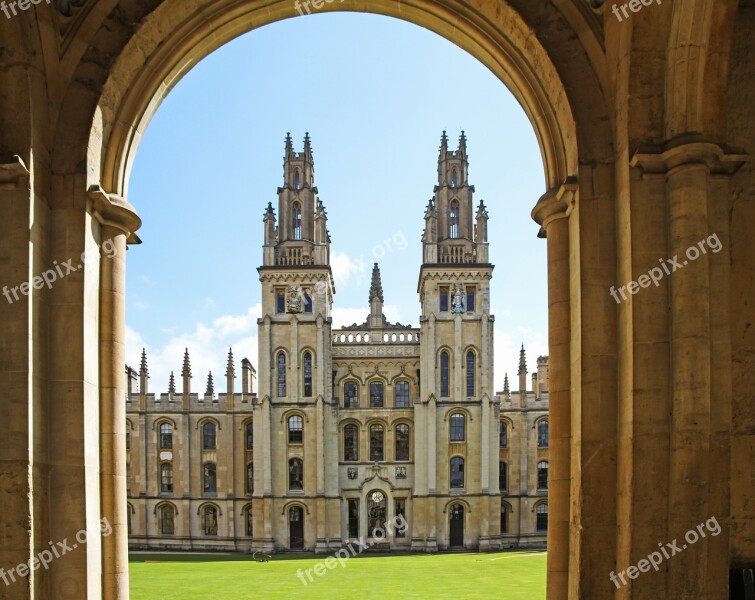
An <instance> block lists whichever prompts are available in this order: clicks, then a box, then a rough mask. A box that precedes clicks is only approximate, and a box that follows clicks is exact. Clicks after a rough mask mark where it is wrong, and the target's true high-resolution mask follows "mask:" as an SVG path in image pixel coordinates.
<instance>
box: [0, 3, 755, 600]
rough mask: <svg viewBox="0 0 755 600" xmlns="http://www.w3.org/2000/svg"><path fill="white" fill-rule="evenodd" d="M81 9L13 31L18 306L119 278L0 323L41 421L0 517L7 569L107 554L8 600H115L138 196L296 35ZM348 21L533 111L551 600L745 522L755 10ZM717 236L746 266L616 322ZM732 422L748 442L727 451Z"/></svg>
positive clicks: (722, 552)
mask: <svg viewBox="0 0 755 600" xmlns="http://www.w3.org/2000/svg"><path fill="white" fill-rule="evenodd" d="M65 4H66V6H67V7H68V11H67V12H70V13H71V16H61V15H59V14H58V12H57V11H55V10H54V8H51V9H50V10H49V11H47V12H46V11H44V10H42V7H44V5H42V7H39V10H38V11H37V12H35V13H34V15H33V16H30V18H28V19H20V18H17V19H15V20H12V21H9V22H8V23H4V24H3V25H4V29H3V36H4V38H3V42H4V44H5V48H6V50H5V53H4V54H3V55H0V66H2V67H3V71H2V73H3V76H4V85H3V88H2V90H0V130H2V131H3V136H2V139H0V161H1V162H0V184H1V185H0V200H2V201H3V204H2V207H3V209H4V211H5V214H4V219H3V220H2V221H3V222H2V223H0V240H3V242H2V245H0V254H1V256H0V258H1V259H2V260H0V269H2V273H3V275H4V276H6V279H7V280H8V281H22V280H23V278H24V277H26V276H27V275H32V274H37V273H41V272H43V271H44V270H45V269H47V268H48V266H49V264H51V262H52V260H53V258H60V257H61V256H65V257H68V256H79V255H80V254H81V252H83V251H85V250H86V251H87V252H88V256H90V255H91V256H93V257H95V256H96V254H97V246H98V245H101V244H102V243H103V242H104V241H106V240H110V241H111V242H112V244H113V247H114V248H115V249H116V251H117V254H116V258H114V259H112V260H103V261H98V260H96V259H95V260H92V261H90V260H87V261H86V265H85V267H84V268H83V269H81V271H80V272H78V273H76V274H74V275H72V276H70V277H69V278H67V279H66V280H65V281H64V282H61V283H59V284H58V285H56V286H55V287H53V288H51V289H49V290H34V291H30V293H29V294H28V296H27V297H25V298H23V299H22V300H21V301H19V302H17V303H15V304H13V305H12V306H9V307H6V311H5V312H4V313H2V315H0V318H2V319H3V326H2V327H0V336H2V337H1V338H0V342H2V347H3V348H6V347H7V348H9V349H10V350H9V352H8V353H7V359H6V362H5V363H3V364H2V365H1V366H0V368H2V375H3V377H4V379H3V380H4V381H8V382H10V384H9V385H10V388H11V389H12V390H13V393H14V394H17V395H18V397H20V398H23V400H24V402H16V403H12V404H9V405H8V410H7V411H6V421H7V423H8V427H9V430H10V433H11V435H10V436H8V438H9V439H12V440H15V441H16V443H15V444H13V445H11V446H9V447H8V448H7V452H5V453H4V455H3V468H4V469H5V475H6V480H8V481H13V482H15V483H14V485H13V486H12V488H5V489H3V490H2V491H1V493H2V500H3V503H4V507H5V508H6V510H5V511H4V515H3V517H2V518H3V525H4V526H5V529H6V532H7V542H6V544H4V547H3V548H1V549H0V560H2V561H3V564H8V565H13V564H19V563H20V562H23V561H24V560H26V559H28V557H29V556H34V555H35V554H36V553H37V552H38V551H39V549H41V548H42V547H43V546H44V545H45V543H46V540H59V539H63V538H65V537H67V536H69V535H70V534H71V532H75V531H76V530H79V529H82V528H84V527H95V526H96V523H97V522H98V518H99V516H100V514H102V516H104V517H106V518H108V519H109V520H110V522H111V524H112V527H113V534H112V535H111V536H108V537H107V538H103V542H102V544H101V545H97V544H89V545H88V547H87V549H86V551H82V552H79V553H77V554H71V555H70V556H66V557H65V559H64V560H61V561H59V562H56V563H54V564H52V565H51V568H50V570H49V571H45V572H42V571H41V570H39V571H35V572H34V573H33V574H32V575H31V577H30V580H29V585H28V586H27V587H20V586H19V587H16V588H12V589H11V590H10V593H11V594H14V595H13V596H11V597H13V598H16V597H18V598H39V597H46V596H47V595H49V593H48V591H49V590H53V589H54V590H56V593H58V594H60V595H61V597H74V598H96V597H99V596H100V594H101V595H102V596H103V597H105V598H119V599H123V598H127V597H128V575H127V553H126V527H127V515H126V502H125V478H124V474H125V456H124V454H123V451H122V448H123V447H125V443H124V440H123V438H124V436H125V415H124V414H122V410H121V407H122V398H123V395H124V391H125V381H124V375H123V362H124V353H123V333H124V305H123V295H124V290H123V285H124V269H125V260H124V259H125V246H126V240H127V239H130V240H134V239H135V231H136V230H137V229H138V227H139V224H140V223H139V219H138V217H137V216H136V211H135V210H134V208H133V207H132V206H131V205H130V204H129V203H128V202H127V201H126V197H127V193H128V174H129V170H130V168H131V164H132V161H133V157H134V155H135V152H136V149H137V147H138V142H139V138H140V135H141V132H142V131H143V129H144V127H145V126H146V124H147V123H148V121H149V119H150V117H151V116H152V114H154V112H155V110H156V108H157V107H158V105H159V103H160V101H161V100H162V98H163V97H164V96H165V94H166V93H167V92H168V91H169V90H170V88H171V87H172V85H173V84H174V83H175V82H176V81H177V80H178V78H180V76H181V75H182V74H183V73H185V72H186V71H187V70H188V69H190V68H191V67H192V66H193V65H194V64H196V62H197V61H198V60H200V59H201V58H202V57H203V56H206V55H207V54H208V53H210V52H211V51H212V50H213V49H215V48H217V47H218V46H220V45H221V44H222V43H224V42H225V41H227V40H229V39H231V38H233V37H235V36H237V35H240V34H241V33H243V32H246V31H248V30H250V29H253V28H255V27H260V26H262V25H265V24H267V23H271V22H273V21H278V20H281V19H285V18H290V17H293V16H295V13H294V10H295V9H294V6H293V3H290V4H289V3H288V2H284V1H282V0H260V1H256V0H197V1H195V2H185V0H146V1H144V0H141V1H137V0H99V1H98V2H85V3H83V4H80V5H78V6H69V3H65ZM61 7H62V3H61ZM331 9H333V10H335V9H337V10H352V11H370V12H374V13H377V14H383V15H388V16H393V17H397V18H402V19H405V20H407V21H410V22H413V23H415V24H417V25H421V26H424V27H427V28H428V29H431V30H432V31H434V32H436V33H438V34H439V35H441V36H444V37H445V38H447V39H448V40H450V41H452V42H453V43H455V44H457V45H458V46H460V47H461V48H463V49H465V50H467V51H468V52H470V54H472V55H473V56H475V57H477V58H478V59H479V60H480V61H482V62H483V63H484V64H486V65H487V66H488V67H489V68H490V69H491V70H492V71H493V72H494V73H495V74H496V75H497V76H498V77H499V78H500V79H501V81H502V82H504V83H505V84H506V85H507V86H508V87H509V89H510V90H511V91H512V93H514V95H515V96H516V97H517V98H518V99H519V101H520V103H521V104H522V106H523V108H524V110H525V112H526V113H527V115H528V116H529V118H530V121H531V122H532V125H533V128H534V130H535V132H536V135H537V138H538V140H539V143H540V147H541V151H542V155H543V163H544V171H545V181H546V189H547V191H546V193H545V194H544V196H543V197H542V198H541V199H540V200H539V201H538V202H537V203H536V206H535V209H534V211H533V216H534V218H535V219H536V220H537V221H538V223H540V224H541V225H542V231H541V233H542V235H543V236H544V237H547V243H548V287H549V346H550V353H551V415H550V423H551V427H550V437H551V443H550V447H551V462H550V469H549V477H550V484H549V492H550V497H549V527H548V541H549V545H550V551H549V556H548V597H549V598H566V597H569V598H578V597H606V596H607V595H610V594H612V593H614V590H613V588H612V587H611V583H610V580H609V579H608V573H609V572H611V571H612V570H621V569H624V568H626V567H627V566H628V565H629V564H631V563H632V562H634V559H635V558H636V557H638V556H641V554H642V552H643V550H644V549H646V548H647V547H648V545H649V546H650V547H651V548H654V547H655V544H657V543H658V542H659V541H661V540H664V539H668V540H671V539H673V538H675V537H678V536H679V535H680V534H682V533H683V531H679V529H680V528H686V527H688V526H693V525H694V524H695V523H699V522H701V521H703V520H705V519H706V518H708V517H710V516H711V513H717V514H721V515H722V518H724V519H726V518H729V519H731V520H732V521H735V520H736V518H737V510H736V509H735V507H742V506H745V505H744V504H742V503H740V504H733V503H732V505H731V507H730V503H729V494H730V489H731V488H732V487H737V486H738V488H739V490H740V491H744V492H745V494H746V493H750V494H751V490H750V489H749V488H748V487H747V481H748V474H747V472H745V471H742V470H741V469H739V470H737V471H732V470H731V467H730V453H731V450H730V448H731V446H732V445H734V444H736V447H737V448H738V449H739V450H740V451H745V452H746V451H748V450H747V449H748V448H751V436H752V434H751V430H750V429H748V426H747V423H748V422H749V421H748V419H750V418H751V416H752V408H751V407H748V406H747V404H746V403H745V402H744V401H742V400H737V399H736V397H735V396H734V394H733V391H732V390H733V389H734V388H736V389H738V392H739V394H738V395H739V397H743V398H745V399H746V398H747V392H748V391H751V390H748V389H747V387H746V383H745V384H744V385H745V387H743V386H742V384H740V383H737V382H736V381H735V382H732V370H733V368H736V369H739V371H738V372H740V373H745V372H747V369H749V371H750V372H752V371H753V367H755V359H754V358H752V357H753V356H755V340H752V337H751V336H752V334H751V333H749V330H748V327H749V324H748V323H747V320H746V319H744V320H743V319H739V318H734V316H733V315H735V313H736V311H737V310H739V311H742V312H745V311H746V307H747V306H748V299H749V298H751V297H752V296H753V294H755V283H753V282H752V280H751V278H748V277H747V265H749V264H750V263H749V262H748V261H749V260H750V259H749V258H748V257H749V256H753V255H755V247H754V246H753V244H754V243H755V242H753V241H752V240H753V239H755V236H753V235H752V227H751V226H750V225H747V226H745V225H739V224H738V225H736V226H732V227H731V228H730V220H731V219H732V218H733V217H730V216H729V214H730V213H729V210H727V209H729V208H730V210H731V212H733V213H734V214H735V215H742V214H744V215H745V222H748V221H747V219H746V217H747V215H751V212H747V210H748V209H745V208H742V203H741V202H738V201H737V198H736V197H734V196H732V198H731V199H730V198H729V186H730V181H732V180H733V181H734V182H735V185H736V189H738V190H745V189H751V186H752V185H753V181H754V180H755V175H753V172H752V169H749V168H748V169H743V170H742V172H740V173H737V169H738V168H739V167H740V165H741V164H742V163H743V162H744V161H745V160H746V157H744V156H741V155H739V154H737V153H735V152H734V151H732V150H731V149H729V146H730V145H732V146H734V147H736V146H737V143H738V144H739V145H740V146H742V147H746V148H747V150H748V151H749V152H750V153H752V152H753V151H755V148H753V147H752V146H753V142H752V140H753V139H755V135H752V134H753V129H755V127H753V125H752V122H751V121H748V120H747V119H743V118H742V117H741V114H743V113H745V112H746V111H745V110H744V107H745V106H746V102H747V100H748V97H749V96H748V95H747V94H746V93H744V94H742V93H740V94H739V95H737V94H734V93H733V92H731V91H730V90H732V89H740V88H741V85H740V84H736V85H740V88H736V87H735V84H733V83H731V82H730V81H729V80H728V76H729V70H730V68H737V69H740V75H741V74H742V73H744V75H745V77H743V78H742V80H744V81H747V80H748V77H747V75H748V74H749V75H751V74H752V72H751V71H747V68H746V66H738V65H740V64H742V65H748V64H750V62H751V61H747V60H746V57H747V56H749V55H750V54H751V47H750V44H751V43H750V42H749V41H748V36H747V27H746V26H745V24H748V23H749V24H752V22H753V16H752V12H753V11H752V7H751V6H749V5H748V4H747V3H742V5H741V6H739V7H738V5H737V2H736V1H734V0H717V1H714V0H673V1H672V0H669V2H664V3H663V4H662V6H661V5H657V6H656V5H653V6H652V10H651V7H650V6H648V7H645V8H644V9H643V12H641V13H639V14H637V15H635V16H634V17H633V20H632V21H631V22H628V23H626V22H625V23H619V22H618V21H617V20H616V19H614V18H613V16H612V15H611V13H610V10H603V11H602V13H601V11H599V10H598V11H596V12H593V11H592V10H591V9H590V3H589V2H588V1H587V0H509V1H508V2H506V3H504V2H501V1H500V0H477V1H475V2H472V3H470V2H462V1H461V0H401V1H400V2H398V1H396V0H375V1H374V2H373V1H371V0H370V1H369V2H365V0H344V1H343V2H339V3H333V4H329V5H327V6H326V9H325V10H331ZM735 23H739V24H740V26H738V27H737V28H736V29H735V26H734V24H735ZM735 58H736V59H741V60H740V61H739V62H738V61H736V60H734V59H735ZM730 65H737V66H732V67H730ZM750 80H751V77H750ZM750 89H751V88H747V87H744V88H742V89H740V91H745V92H746V91H748V90H750ZM727 119H729V120H728V121H727ZM730 123H734V124H736V127H733V126H731V125H730ZM742 132H744V133H742ZM730 142H731V143H730ZM735 142H736V143H735ZM735 173H736V176H735V175H734V174H735ZM740 195H741V193H740ZM745 195H746V194H745ZM533 201H534V199H533ZM730 201H731V207H729V202H730ZM750 221H751V219H750ZM734 222H736V220H734ZM740 222H741V220H740ZM711 231H717V232H721V233H722V237H723V238H724V239H726V240H729V241H730V242H731V243H730V244H729V245H728V246H725V248H726V249H725V251H722V252H721V253H718V254H715V255H709V256H707V257H705V258H704V259H701V261H700V262H699V263H697V264H699V265H702V267H701V271H699V272H698V271H694V270H687V271H683V272H682V273H679V274H677V275H675V276H674V279H673V282H674V284H673V286H667V288H665V290H666V291H664V292H663V293H661V292H657V293H656V292H654V291H653V290H645V291H644V292H643V294H641V295H637V296H634V295H633V296H632V299H631V301H628V302H626V303H624V304H622V305H620V306H616V305H615V304H613V300H611V298H610V296H609V295H608V293H607V290H608V289H609V288H610V286H612V285H616V284H620V283H621V282H624V281H631V280H633V279H636V278H637V277H638V276H639V275H640V274H642V273H643V272H644V271H645V270H646V269H647V263H648V261H655V260H656V259H657V258H658V257H659V256H661V257H662V256H672V255H673V254H675V253H677V252H680V251H683V250H684V248H686V247H687V246H688V245H689V244H691V243H694V242H695V241H697V240H699V239H700V238H701V237H703V236H705V235H708V234H710V232H711ZM90 253H91V254H90ZM741 264H744V265H745V267H744V268H743V267H741V266H740V265H741ZM737 276H739V277H737ZM28 278H29V279H31V277H28ZM664 294H665V295H664ZM664 315H665V316H664ZM701 315H702V316H701ZM733 327H737V328H738V329H737V330H736V331H733V330H732V328H733ZM735 334H736V335H735ZM61 349H65V350H66V351H65V353H63V352H61ZM731 356H735V357H736V361H735V362H736V367H732V362H733V361H732V360H730V358H729V357H731ZM739 365H744V366H743V367H740V366H739ZM744 381H745V382H746V381H747V379H746V376H745V377H744ZM737 386H739V387H737ZM714 389H715V390H716V398H715V402H714V401H712V398H713V390H714ZM732 410H735V412H737V414H738V415H739V416H740V419H743V423H744V424H743V425H738V426H737V428H736V429H735V430H734V431H732V422H731V414H732ZM63 423H65V425H66V426H65V427H61V426H60V424H63ZM93 423H99V431H98V432H96V431H94V430H93V427H92V424H93ZM63 448H65V449H66V450H65V452H62V451H61V449H63ZM665 473H668V477H659V474H661V475H663V474H665ZM652 477H655V480H653V479H652ZM695 477H697V478H695ZM655 489H660V490H661V491H662V493H661V494H653V490H655ZM664 494H665V496H664ZM738 511H739V513H741V511H742V509H741V508H739V509H738ZM619 514H620V515H621V518H619ZM738 519H739V520H738V521H736V522H735V523H734V525H732V534H731V537H730V534H729V530H726V533H722V535H721V536H719V537H717V538H715V540H710V541H708V542H706V544H697V545H695V547H694V548H690V549H688V550H687V551H686V552H685V554H684V555H683V556H681V557H677V558H676V559H675V561H669V562H668V564H666V565H664V568H665V571H663V572H662V573H659V574H646V575H645V576H644V577H643V578H641V579H638V580H636V581H633V583H632V587H631V588H625V589H624V590H621V591H618V592H617V593H619V594H627V595H628V596H632V595H633V594H637V595H638V597H639V595H641V596H642V597H645V596H656V597H664V596H666V597H669V596H671V595H672V593H673V594H679V595H680V596H681V595H684V596H685V597H723V596H724V594H725V590H726V588H727V579H728V577H727V568H728V566H729V565H731V564H747V563H748V561H749V563H750V564H752V562H753V561H755V544H753V543H752V539H755V535H753V532H755V519H753V518H748V517H742V516H739V517H738ZM623 523H628V525H626V526H624V525H621V524H623ZM691 573H694V574H695V576H694V577H690V576H689V575H690V574H691ZM672 591H673V592H672Z"/></svg>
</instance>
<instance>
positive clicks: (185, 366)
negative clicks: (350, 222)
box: [181, 348, 191, 377]
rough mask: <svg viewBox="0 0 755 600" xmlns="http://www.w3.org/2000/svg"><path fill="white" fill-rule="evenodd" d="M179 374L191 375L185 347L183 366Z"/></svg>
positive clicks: (187, 350) (187, 351)
mask: <svg viewBox="0 0 755 600" xmlns="http://www.w3.org/2000/svg"><path fill="white" fill-rule="evenodd" d="M181 375H183V376H184V377H191V364H190V362H189V349H188V348H186V350H185V352H184V366H183V369H182V370H181Z"/></svg>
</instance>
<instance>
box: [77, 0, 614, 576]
mask: <svg viewBox="0 0 755 600" xmlns="http://www.w3.org/2000/svg"><path fill="white" fill-rule="evenodd" d="M328 8H330V7H328ZM332 8H334V9H338V10H346V11H348V10H354V9H356V10H365V9H366V10H368V11H369V12H373V13H377V14H384V15H388V16H394V17H398V18H402V19H405V20H407V21H410V22H413V23H415V24H418V25H422V26H425V27H427V28H429V29H431V30H433V31H435V32H436V33H438V34H439V35H441V36H444V37H446V38H447V39H449V40H450V41H452V42H453V43H455V44H457V45H458V46H460V47H462V48H463V49H465V50H467V51H469V52H470V53H471V54H473V55H474V56H475V57H476V58H478V59H479V60H480V61H481V62H483V63H484V64H486V65H487V66H488V67H490V68H491V70H493V72H494V73H495V74H496V75H497V76H498V77H499V78H500V79H501V80H502V82H503V83H504V84H505V85H507V87H508V88H509V89H510V90H511V91H512V93H513V94H514V95H515V96H516V97H517V99H518V100H519V102H520V103H521V105H522V107H523V108H524V110H525V113H526V114H527V115H528V117H529V119H530V121H531V123H532V125H533V128H534V130H535V133H536V136H537V139H538V141H539V145H540V148H541V151H542V157H543V166H544V178H545V181H546V185H547V188H548V189H551V190H552V192H551V194H550V195H546V197H545V200H546V201H547V203H548V206H547V207H546V209H545V211H548V212H549V214H548V215H547V216H546V217H542V218H541V217H538V218H541V220H542V222H543V225H544V228H546V227H548V228H551V229H554V228H556V227H561V228H564V229H565V227H566V223H567V221H566V219H562V218H561V217H565V216H566V214H567V210H570V207H571V205H573V204H574V203H575V202H576V197H577V185H576V181H577V180H578V163H579V151H578V148H577V139H578V137H579V134H578V131H577V128H576V123H575V115H574V114H573V111H572V108H571V106H570V100H569V97H568V93H567V89H566V87H565V85H564V83H563V81H562V80H561V78H560V77H559V76H558V73H557V71H556V68H555V66H554V64H553V62H552V61H551V57H549V55H548V52H547V51H546V50H545V48H543V47H542V46H541V45H540V44H533V43H531V39H530V38H529V36H530V32H529V28H528V25H527V23H525V22H524V20H523V19H522V17H521V16H520V15H519V14H518V13H517V12H516V11H515V10H514V9H512V8H511V7H509V6H506V5H501V6H499V7H498V10H497V11H496V12H497V13H498V14H497V15H496V17H495V18H496V20H497V21H499V22H500V23H503V24H505V25H506V26H507V28H508V30H507V32H506V34H502V33H501V32H500V31H496V30H495V28H491V22H490V19H491V17H492V15H491V14H485V13H479V12H476V11H473V10H470V9H469V7H468V6H466V5H465V4H464V3H463V2H459V1H454V2H450V3H444V5H443V6H436V5H431V6H427V5H424V4H423V3H421V2H417V3H414V2H400V3H393V2H384V3H383V2H376V3H371V4H370V5H369V7H367V8H365V7H363V6H360V5H359V3H356V2H352V1H351V0H345V1H344V2H342V3H338V4H335V3H334V4H333V5H332ZM291 10H292V6H291V5H290V4H289V3H288V2H287V1H286V0H277V1H274V2H269V3H267V4H266V5H265V6H258V5H255V4H254V3H251V2H232V3H229V2H217V1H216V2H211V3H208V5H207V6H206V7H205V8H204V9H203V10H202V11H196V10H193V9H191V8H189V7H188V6H187V5H186V4H185V3H181V4H180V5H179V4H177V3H174V2H171V1H170V0H169V1H167V2H164V3H162V5H161V6H159V7H158V8H157V9H156V10H155V12H154V13H152V14H151V15H149V16H148V17H147V18H146V19H145V22H144V24H143V26H142V27H141V29H140V30H139V32H137V35H135V36H134V37H133V38H131V39H130V40H129V41H128V43H127V44H126V46H125V48H124V51H123V53H122V54H121V55H120V56H119V58H118V60H117V61H116V63H115V65H114V68H113V70H112V72H111V73H110V75H109V78H108V80H107V81H106V83H105V86H104V90H103V93H102V94H101V96H100V98H99V99H98V106H97V109H96V112H95V118H94V122H93V127H92V131H91V135H90V137H89V139H88V141H87V147H88V148H89V152H88V155H87V162H88V173H89V180H88V182H87V185H88V187H90V188H96V189H102V190H104V191H105V192H106V195H108V196H110V197H113V198H121V197H124V196H125V195H126V194H127V188H128V179H129V174H130V169H131V165H132V163H133V159H134V156H135V153H136V151H137V148H138V143H139V140H140V137H141V133H142V132H143V130H144V128H145V127H146V125H147V124H148V122H149V120H150V118H151V117H152V115H153V114H154V113H155V111H156V110H157V108H158V107H159V104H160V102H161V101H162V99H163V98H164V97H165V95H166V94H167V93H168V92H169V91H170V89H171V88H172V86H173V85H174V84H175V83H176V82H177V81H178V79H179V78H180V77H181V76H182V74H184V73H185V72H187V71H188V70H189V69H190V68H191V67H192V66H193V65H194V64H196V63H197V62H199V60H201V59H202V58H203V57H204V56H206V55H207V54H209V53H210V52H212V51H213V50H214V49H216V48H217V47H219V46H220V45H222V44H223V43H224V42H226V41H228V40H230V39H232V38H234V37H236V36H238V35H240V34H242V33H244V32H246V31H248V30H250V29H252V28H255V27H259V26H262V25H264V24H266V23H271V22H274V21H277V20H280V19H283V18H288V17H290V16H291ZM167 14H170V15H171V19H172V21H174V22H176V23H180V26H177V27H175V28H174V29H172V30H171V31H170V32H167V33H166V31H165V28H164V23H163V20H164V18H165V15H167ZM179 15H180V18H179ZM158 32H159V33H160V36H159V37H158V36H157V35H156V34H157V33H158ZM135 61H144V65H142V66H140V68H139V69H136V70H135V69H134V68H133V64H134V62H135ZM126 82H128V83H126ZM592 85H594V86H595V88H594V89H595V90H598V89H599V87H598V85H597V82H593V84H592ZM602 103H603V101H602V100H601V102H600V103H599V104H602ZM596 106H597V104H594V105H593V109H594V108H595V107H596ZM605 111H607V107H605V106H603V108H602V109H601V110H597V111H596V110H593V111H592V112H591V115H590V119H591V120H593V121H594V122H595V124H596V126H597V127H599V128H600V129H601V131H602V133H601V135H602V136H603V138H604V139H603V143H602V144H595V145H594V148H596V149H600V152H602V153H603V155H604V157H608V156H609V155H610V153H611V146H610V141H609V136H608V129H607V128H605V125H604V124H602V123H601V120H600V119H599V118H597V117H598V115H599V114H600V113H601V112H605ZM601 146H602V147H601ZM551 195H557V198H556V201H555V204H554V202H552V201H551ZM556 205H557V206H556ZM538 210H539V211H540V212H543V209H541V208H539V209H538ZM554 211H555V213H554V214H550V213H553V212H554ZM552 222H553V223H555V224H553V225H551V223H552ZM553 235H554V237H555V235H556V234H553ZM555 252H557V253H563V254H562V256H567V255H568V249H567V247H566V246H563V245H562V246H559V247H558V250H556V251H555ZM550 285H551V286H556V285H559V286H561V290H560V291H559V292H558V293H557V294H556V296H555V297H558V298H566V297H568V294H569V291H568V278H564V277H561V278H560V279H559V280H557V281H553V282H550ZM554 306H556V305H554ZM557 310H559V313H560V314H559V315H558V316H559V318H560V317H561V316H562V315H563V314H564V312H566V313H568V310H566V311H564V306H563V305H561V306H557ZM560 335H561V337H560V339H558V340H553V339H552V340H551V348H552V350H551V355H552V356H553V354H554V353H558V352H559V351H561V352H564V354H563V355H562V356H561V357H560V359H559V358H558V356H556V358H555V360H556V362H557V363H562V364H564V365H568V364H569V363H570V360H569V358H568V352H569V348H568V344H569V338H568V329H565V330H561V331H560ZM568 389H569V383H568V372H567V371H566V370H563V369H562V370H561V371H559V370H558V369H556V370H555V371H553V372H552V381H551V397H554V398H559V396H561V398H562V402H563V403H564V404H563V406H568V397H566V394H567V393H568ZM555 411H556V415H558V405H557V408H556V409H555ZM560 425H561V427H562V430H561V435H560V436H555V437H556V438H557V439H558V438H560V440H561V442H562V444H561V446H560V447H557V448H555V449H554V453H555V454H558V453H559V452H561V454H559V455H557V456H556V457H554V461H553V462H554V468H553V471H552V472H553V474H554V482H553V484H552V486H551V494H552V495H554V496H556V495H560V497H561V501H560V502H559V501H558V499H555V500H554V506H560V511H558V510H556V511H554V514H553V521H554V524H553V532H554V534H553V541H552V546H553V547H554V548H559V549H560V550H554V551H553V553H552V557H553V558H552V560H551V565H550V566H549V572H550V579H551V581H552V586H553V588H554V589H556V588H557V587H561V588H562V589H563V588H565V581H566V579H567V577H568V573H567V568H568V544H569V534H568V523H569V500H568V498H569V489H568V481H569V477H568V474H567V473H568V465H569V461H570V459H569V443H568V438H569V435H570V434H569V431H568V426H569V425H568V422H567V421H566V420H565V419H564V418H563V417H562V418H561V419H560ZM557 465H558V466H557Z"/></svg>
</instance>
